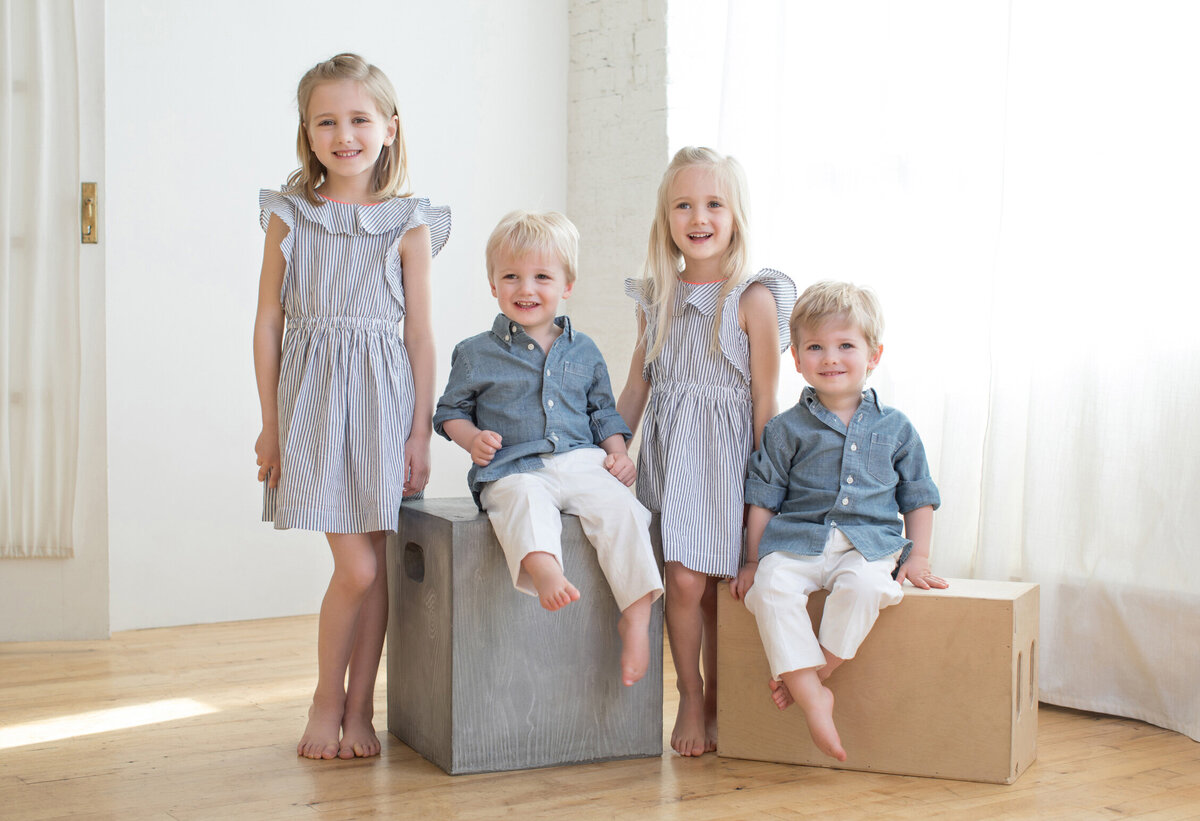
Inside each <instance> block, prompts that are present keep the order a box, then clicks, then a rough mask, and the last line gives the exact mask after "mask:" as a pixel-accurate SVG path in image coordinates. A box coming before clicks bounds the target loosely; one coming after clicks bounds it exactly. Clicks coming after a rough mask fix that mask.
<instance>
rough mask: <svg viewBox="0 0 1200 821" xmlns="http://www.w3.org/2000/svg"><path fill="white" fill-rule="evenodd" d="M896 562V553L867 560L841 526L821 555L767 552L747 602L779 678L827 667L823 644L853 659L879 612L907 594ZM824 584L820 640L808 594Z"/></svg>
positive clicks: (832, 529)
mask: <svg viewBox="0 0 1200 821" xmlns="http://www.w3.org/2000/svg"><path fill="white" fill-rule="evenodd" d="M895 566H896V557H895V556H889V557H887V558H885V559H878V560H876V561H873V562H871V561H867V560H866V559H865V558H864V557H863V555H862V554H861V553H859V552H858V551H857V550H855V549H854V546H853V545H852V544H850V541H849V540H848V539H847V538H846V536H845V534H843V533H842V531H840V530H838V529H837V528H831V530H830V533H829V538H828V539H827V540H826V542H825V551H824V552H823V553H822V554H821V555H820V556H800V555H797V554H795V553H787V552H785V551H777V552H775V553H769V554H767V555H766V556H765V557H764V558H763V559H762V561H760V562H759V563H758V571H757V572H756V573H755V575H754V584H753V586H751V588H750V591H749V592H748V593H746V599H745V601H746V607H747V608H749V609H750V612H751V613H753V614H754V618H755V620H756V621H757V622H758V634H759V636H761V637H762V643H763V649H764V650H766V653H767V661H768V663H769V664H770V665H771V675H772V676H774V677H775V678H776V679H778V678H779V676H780V675H781V674H783V673H788V672H791V671H792V670H803V669H805V668H808V667H824V666H825V654H824V653H822V652H821V648H822V647H824V648H825V649H826V650H828V651H829V652H830V653H832V654H833V655H835V656H837V657H838V658H842V659H851V658H854V654H855V653H857V652H858V648H859V646H860V645H861V644H862V643H863V640H864V639H866V637H867V633H869V632H871V627H872V626H874V624H875V619H876V618H878V617H879V611H880V610H882V609H883V608H885V607H888V606H889V605H893V604H897V603H899V602H900V600H901V599H902V598H904V591H903V589H902V588H901V587H900V585H899V584H898V583H897V582H896V580H895V579H893V578H892V569H893V568H894V567H895ZM820 588H825V589H826V590H829V591H830V592H829V597H828V598H827V599H825V612H824V614H823V615H822V616H821V634H820V638H819V640H818V637H817V636H816V635H815V634H814V633H813V627H812V621H811V620H810V619H809V617H808V597H809V595H810V594H811V593H813V592H814V591H816V590H818V589H820Z"/></svg>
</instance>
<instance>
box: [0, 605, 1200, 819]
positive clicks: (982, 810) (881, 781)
mask: <svg viewBox="0 0 1200 821" xmlns="http://www.w3.org/2000/svg"><path fill="white" fill-rule="evenodd" d="M315 643H316V619H315V618H314V617H307V616H306V617H300V618H293V619H270V620H264V621H257V622H241V623H229V624H221V625H202V626H197V627H179V628H167V629H162V630H144V631H134V632H129V633H120V634H117V635H115V636H114V637H113V639H112V640H111V641H107V642H64V643H54V642H39V643H35V644H0V739H8V741H6V742H4V743H2V744H0V817H3V818H4V819H14V820H15V821H17V820H19V821H50V820H52V819H60V818H62V819H65V818H93V819H106V818H113V819H116V818H121V819H173V821H206V820H207V819H223V821H227V820H228V819H264V821H274V819H305V818H311V819H320V821H340V819H357V818H371V817H376V816H380V817H416V818H421V819H430V821H432V819H443V818H446V819H492V818H496V817H503V816H505V815H512V816H518V817H522V818H527V817H538V816H543V815H545V816H551V815H552V816H562V817H571V818H572V819H577V818H584V819H586V818H605V819H610V818H611V819H621V820H623V821H646V820H647V819H657V818H666V819H671V818H678V819H687V821H722V820H723V819H736V818H746V817H761V818H768V819H780V820H781V821H783V820H784V819H799V818H813V817H819V816H820V817H825V818H829V817H834V818H837V819H839V821H840V819H868V818H869V819H877V818H883V819H906V818H935V819H938V818H944V819H953V818H964V817H968V818H998V819H1004V818H1013V819H1027V818H1049V819H1053V818H1063V819H1077V818H1097V819H1110V818H1126V817H1139V818H1140V817H1145V818H1156V819H1182V818H1196V817H1200V744H1197V743H1196V742H1194V741H1191V740H1190V739H1188V738H1186V737H1184V736H1181V735H1179V734H1177V733H1172V732H1169V731H1167V730H1163V729H1161V728H1158V727H1152V726H1150V725H1147V724H1144V723H1142V722H1139V721H1134V720H1131V719H1123V718H1114V717H1110V716H1097V715H1094V714H1090V713H1083V712H1079V711H1075V710H1067V709H1062V708H1055V707H1049V706H1045V705H1043V706H1042V708H1041V712H1040V727H1039V737H1038V756H1039V757H1038V760H1037V761H1036V762H1034V764H1033V765H1031V767H1030V768H1029V770H1028V771H1026V773H1025V774H1024V775H1023V776H1022V777H1021V778H1020V779H1018V781H1017V782H1016V783H1015V784H1012V785H1009V786H1004V785H996V784H978V783H970V782H959V781H945V780H939V779H929V778H912V777H902V776H892V775H885V774H880V773H864V772H850V771H842V770H833V769H825V768H820V767H793V766H788V765H780V764H771V763H765V762H758V761H741V760H737V759H727V758H718V757H716V756H713V755H706V756H703V757H701V758H699V759H683V758H680V757H678V756H676V755H674V754H672V753H670V752H667V753H666V754H664V755H663V756H662V757H661V758H651V759H635V760H629V761H613V762H607V763H603V764H587V765H579V766H573V767H557V768H549V769H543V770H532V771H525V772H513V773H483V774H478V775H470V776H456V777H450V776H447V775H445V774H444V773H442V771H441V770H439V769H438V768H437V767H435V766H433V765H432V764H430V763H429V762H427V761H425V760H424V759H422V758H421V757H420V756H418V755H417V754H416V753H414V752H413V751H412V750H410V749H409V748H408V747H406V746H405V745H403V744H401V743H400V742H398V741H397V740H396V739H394V738H391V737H385V738H384V749H383V754H382V755H381V756H380V757H379V758H377V759H373V760H357V761H319V762H314V761H307V760H305V759H302V758H297V757H296V755H295V743H296V739H297V737H298V735H299V733H300V731H301V730H302V729H303V723H304V722H303V716H304V713H305V710H306V708H307V705H308V701H309V698H310V697H311V692H312V687H313V683H314V682H313V677H314V673H315V670H314V668H315V664H314V661H315ZM384 669H386V668H384ZM385 686H386V683H385V682H384V681H383V680H382V676H381V681H380V685H379V689H378V693H377V696H378V697H377V699H376V710H377V716H378V718H377V722H376V724H377V726H378V727H380V728H382V727H383V726H384V723H385V722H384V720H383V717H384V712H383V711H384V705H385V698H384V693H385ZM677 705H678V696H677V694H676V692H675V688H674V676H673V675H671V672H670V662H669V659H668V662H667V675H666V693H665V696H664V725H665V730H666V733H665V734H664V735H666V734H669V732H670V726H671V724H672V723H673V719H674V713H675V709H676V707H677ZM151 707H153V708H155V709H159V710H165V711H168V712H165V713H163V714H161V715H157V717H154V716H151V717H150V718H146V717H145V716H142V717H141V718H138V716H139V715H141V713H139V712H138V711H142V712H145V711H147V710H150V708H151ZM170 710H181V711H182V712H183V714H179V715H173V714H171V713H170V712H169V711H170ZM189 711H191V712H196V713H198V714H191V713H190V712H189ZM130 715H132V716H134V718H132V719H128V720H127V721H128V724H129V726H106V725H105V724H104V722H105V721H109V722H112V721H116V722H118V723H119V722H120V721H122V720H126V719H124V718H123V717H125V716H130ZM38 722H44V724H40V725H39V724H38ZM31 725H32V726H31ZM64 727H65V729H64ZM14 728H17V729H19V731H20V732H22V733H24V734H25V735H23V736H22V737H23V738H27V739H35V740H28V741H26V742H23V743H18V742H14V741H13V733H14V732H16V730H15V729H14ZM39 728H40V729H39ZM47 728H57V731H58V732H59V734H60V736H61V737H55V738H45V737H43V738H41V739H40V740H36V738H35V737H36V733H37V732H43V733H45V732H49V729H47ZM97 728H99V729H97ZM6 733H7V735H6ZM664 741H665V739H664Z"/></svg>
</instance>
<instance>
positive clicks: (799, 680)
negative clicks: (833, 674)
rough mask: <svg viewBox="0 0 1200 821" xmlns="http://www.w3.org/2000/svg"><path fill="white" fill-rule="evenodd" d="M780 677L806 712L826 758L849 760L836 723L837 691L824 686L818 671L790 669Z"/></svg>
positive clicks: (808, 721)
mask: <svg viewBox="0 0 1200 821" xmlns="http://www.w3.org/2000/svg"><path fill="white" fill-rule="evenodd" d="M779 678H780V679H781V680H782V682H783V684H784V685H785V686H786V687H787V689H788V692H790V693H791V695H792V697H793V698H794V699H795V700H796V703H797V704H799V705H800V709H801V710H803V711H804V720H805V722H807V724H808V732H809V735H811V736H812V740H813V743H815V744H816V745H817V748H818V749H820V751H821V752H823V753H825V755H827V756H830V757H831V758H836V759H837V760H838V761H845V760H846V751H845V750H844V749H842V739H841V737H840V736H839V735H838V731H837V727H836V726H834V723H833V692H832V691H831V690H830V689H829V688H828V687H826V686H825V685H824V684H822V683H821V680H820V678H818V677H817V671H816V669H815V668H812V667H808V668H805V669H803V670H789V671H788V672H786V673H781V674H780V676H779Z"/></svg>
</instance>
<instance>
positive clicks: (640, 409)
mask: <svg viewBox="0 0 1200 821" xmlns="http://www.w3.org/2000/svg"><path fill="white" fill-rule="evenodd" d="M645 367H646V317H645V315H643V314H642V312H641V311H640V310H639V311H638V343H637V347H636V348H634V349H633V356H632V357H631V358H630V360H629V376H627V377H626V378H625V389H624V390H622V391H621V397H620V398H619V399H617V412H618V413H620V414H621V418H622V419H624V420H625V424H626V425H629V430H630V431H632V432H633V433H637V429H638V425H639V424H641V421H642V414H643V413H644V412H645V410H646V401H647V400H648V399H649V398H650V383H649V382H647V381H646V378H645V376H644V375H643V370H644V369H645Z"/></svg>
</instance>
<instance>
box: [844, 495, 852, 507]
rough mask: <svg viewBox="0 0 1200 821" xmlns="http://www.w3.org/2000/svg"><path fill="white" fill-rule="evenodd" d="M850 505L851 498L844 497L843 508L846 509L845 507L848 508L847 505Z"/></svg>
mask: <svg viewBox="0 0 1200 821" xmlns="http://www.w3.org/2000/svg"><path fill="white" fill-rule="evenodd" d="M848 504H850V497H849V496H843V497H842V507H845V506H846V505H848Z"/></svg>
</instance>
